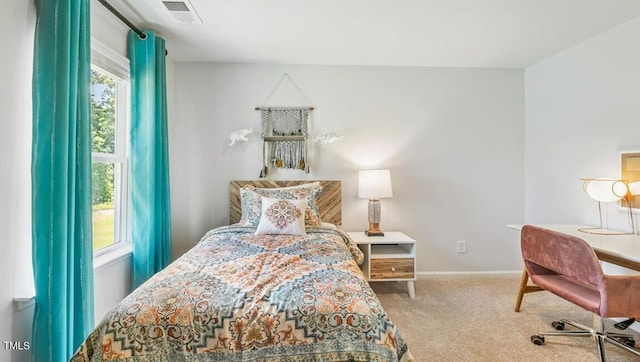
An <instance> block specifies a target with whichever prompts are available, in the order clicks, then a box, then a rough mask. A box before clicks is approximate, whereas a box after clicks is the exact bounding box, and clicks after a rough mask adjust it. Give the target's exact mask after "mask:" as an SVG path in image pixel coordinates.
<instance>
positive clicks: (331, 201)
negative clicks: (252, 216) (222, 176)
mask: <svg viewBox="0 0 640 362" xmlns="http://www.w3.org/2000/svg"><path fill="white" fill-rule="evenodd" d="M310 182H316V181H314V180H297V181H275V180H257V181H231V182H229V223H230V224H235V223H237V222H238V221H240V216H241V215H242V207H241V205H240V188H242V187H244V186H246V185H253V186H255V187H258V188H273V187H288V186H296V185H300V184H306V183H310ZM317 182H320V185H321V186H322V192H321V193H320V195H318V198H317V199H316V203H317V205H318V209H319V210H320V219H321V220H322V221H324V222H330V223H332V224H335V225H342V182H341V181H338V180H319V181H317Z"/></svg>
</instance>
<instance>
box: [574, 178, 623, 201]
mask: <svg viewBox="0 0 640 362" xmlns="http://www.w3.org/2000/svg"><path fill="white" fill-rule="evenodd" d="M584 190H585V191H586V192H587V195H589V196H590V197H591V198H592V199H594V200H596V201H598V202H616V201H620V200H621V199H622V198H623V197H625V196H626V195H627V192H628V188H627V185H626V184H625V183H624V182H623V181H621V180H616V179H614V178H608V177H599V178H594V179H589V180H586V181H585V184H584Z"/></svg>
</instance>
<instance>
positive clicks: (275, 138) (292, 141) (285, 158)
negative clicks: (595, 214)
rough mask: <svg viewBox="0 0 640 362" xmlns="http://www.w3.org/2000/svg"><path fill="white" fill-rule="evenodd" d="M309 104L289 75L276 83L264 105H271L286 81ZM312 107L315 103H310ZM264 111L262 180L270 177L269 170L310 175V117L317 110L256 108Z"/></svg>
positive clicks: (262, 120) (285, 75)
mask: <svg viewBox="0 0 640 362" xmlns="http://www.w3.org/2000/svg"><path fill="white" fill-rule="evenodd" d="M285 78H286V79H288V80H289V82H290V83H291V84H292V85H293V86H294V87H295V89H296V90H297V91H298V92H299V93H300V94H301V95H302V96H303V97H304V99H306V100H307V101H309V98H307V96H306V95H305V94H304V93H303V92H302V90H300V87H298V85H297V84H296V83H295V82H294V81H293V79H291V77H290V76H289V74H287V73H285V74H284V75H283V76H282V78H280V80H279V81H278V83H276V86H275V87H274V88H273V90H272V91H271V93H270V94H269V96H268V97H267V99H266V100H265V101H264V104H268V102H269V99H271V96H273V94H274V93H275V92H276V90H277V89H278V87H279V86H280V84H281V83H282V81H283V80H284V79H285ZM309 103H311V102H309ZM255 109H256V111H260V116H261V117H260V118H261V123H262V142H263V144H262V163H263V166H262V169H261V170H260V177H261V178H262V177H265V176H267V174H268V173H269V167H277V168H290V169H299V170H303V171H304V172H305V173H309V159H308V157H307V155H308V149H309V147H308V139H309V116H310V114H311V111H313V107H311V106H293V107H273V106H262V107H256V108H255Z"/></svg>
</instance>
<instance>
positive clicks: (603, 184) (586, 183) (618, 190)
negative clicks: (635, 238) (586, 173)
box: [578, 177, 636, 235]
mask: <svg viewBox="0 0 640 362" xmlns="http://www.w3.org/2000/svg"><path fill="white" fill-rule="evenodd" d="M582 181H583V184H582V188H583V189H584V191H585V192H586V193H587V195H589V197H591V198H592V199H594V200H596V201H597V202H598V213H599V216H600V226H599V227H590V228H580V229H578V231H582V232H585V233H589V234H598V235H631V234H634V233H635V230H636V229H635V225H634V221H633V214H632V212H631V204H630V198H631V195H632V193H631V190H630V188H629V183H628V182H627V181H626V180H620V179H615V178H610V177H598V178H586V179H582ZM623 199H624V200H625V201H626V202H627V209H628V211H629V222H630V223H631V232H619V231H613V230H607V229H604V228H603V225H602V203H603V202H604V203H611V202H618V201H620V200H623Z"/></svg>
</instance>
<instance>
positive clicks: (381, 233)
mask: <svg viewBox="0 0 640 362" xmlns="http://www.w3.org/2000/svg"><path fill="white" fill-rule="evenodd" d="M364 234H365V235H367V236H384V233H383V232H382V231H380V230H378V231H371V230H365V231H364Z"/></svg>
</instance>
